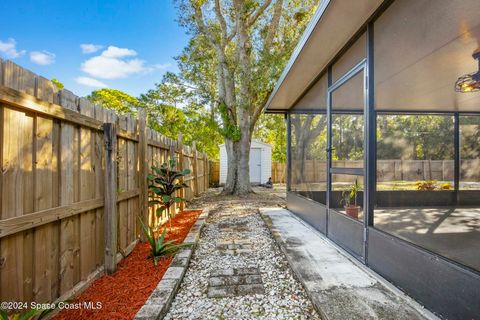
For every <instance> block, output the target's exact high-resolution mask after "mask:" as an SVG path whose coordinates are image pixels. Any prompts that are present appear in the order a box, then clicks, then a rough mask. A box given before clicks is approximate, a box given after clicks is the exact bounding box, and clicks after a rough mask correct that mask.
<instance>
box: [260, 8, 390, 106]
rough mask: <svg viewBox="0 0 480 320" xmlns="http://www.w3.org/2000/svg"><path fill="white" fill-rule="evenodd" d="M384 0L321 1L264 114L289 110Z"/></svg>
mask: <svg viewBox="0 0 480 320" xmlns="http://www.w3.org/2000/svg"><path fill="white" fill-rule="evenodd" d="M383 2H384V0H356V1H351V0H322V1H321V2H320V4H319V7H318V8H317V11H316V12H315V15H314V17H313V19H312V21H311V22H310V23H309V24H308V26H307V28H306V30H305V32H304V34H303V35H302V38H301V39H300V41H299V43H298V45H297V47H296V48H295V50H294V52H293V54H292V56H291V58H290V60H289V62H288V64H287V66H286V67H285V69H284V70H283V73H282V75H281V77H280V79H279V80H278V82H277V84H276V86H275V89H274V90H273V92H272V94H271V95H270V97H269V99H268V101H267V104H266V105H265V112H268V113H279V112H280V113H281V112H285V111H287V110H289V109H290V108H291V107H292V106H293V104H294V103H295V102H296V101H297V100H298V98H299V97H300V96H301V95H302V94H303V93H304V91H305V90H306V89H307V88H309V87H310V86H311V85H313V83H314V81H315V79H316V78H317V76H318V75H319V74H320V73H321V72H322V71H323V70H324V69H325V68H326V67H327V65H328V64H329V63H330V61H331V60H332V59H333V58H334V57H335V56H336V55H337V53H338V52H339V51H340V50H341V49H342V48H343V47H344V46H345V45H346V44H347V43H348V42H349V41H350V39H351V38H352V37H353V36H354V35H355V34H356V33H357V32H358V31H359V29H360V28H361V27H362V26H363V25H364V24H365V23H366V22H367V21H368V20H369V19H370V17H371V16H372V15H373V14H374V13H375V11H376V10H377V9H378V8H379V7H380V6H381V4H382V3H383Z"/></svg>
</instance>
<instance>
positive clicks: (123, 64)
mask: <svg viewBox="0 0 480 320" xmlns="http://www.w3.org/2000/svg"><path fill="white" fill-rule="evenodd" d="M82 71H84V72H86V73H88V74H89V75H91V76H92V77H96V78H100V79H121V78H126V77H128V76H129V75H131V74H136V73H141V72H146V71H148V68H146V67H145V62H144V61H142V60H139V59H132V60H121V59H115V58H105V57H103V56H97V57H93V58H91V59H88V60H87V61H85V62H84V63H82Z"/></svg>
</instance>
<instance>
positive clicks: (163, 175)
mask: <svg viewBox="0 0 480 320" xmlns="http://www.w3.org/2000/svg"><path fill="white" fill-rule="evenodd" d="M188 174H190V170H189V169H185V170H181V171H180V170H176V168H175V159H170V160H169V161H168V162H167V163H164V164H162V165H161V166H152V174H149V175H148V177H147V179H148V182H149V185H148V189H149V191H150V193H149V197H150V199H149V205H150V206H154V205H160V206H159V207H158V208H157V210H156V212H155V213H156V215H157V217H160V216H161V215H162V213H163V212H164V211H165V210H166V211H167V215H168V220H169V226H170V230H171V229H172V224H171V218H172V214H171V212H170V208H171V207H172V206H173V204H175V203H181V202H184V201H185V199H184V198H182V197H177V196H175V195H174V194H175V192H176V191H178V190H181V189H183V188H188V185H187V184H186V183H184V182H182V181H181V178H183V177H184V176H186V175H188Z"/></svg>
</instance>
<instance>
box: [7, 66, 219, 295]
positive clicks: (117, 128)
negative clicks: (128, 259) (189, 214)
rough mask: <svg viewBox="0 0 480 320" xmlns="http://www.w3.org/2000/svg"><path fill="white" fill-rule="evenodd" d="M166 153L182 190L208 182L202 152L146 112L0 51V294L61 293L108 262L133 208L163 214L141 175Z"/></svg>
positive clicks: (188, 194)
mask: <svg viewBox="0 0 480 320" xmlns="http://www.w3.org/2000/svg"><path fill="white" fill-rule="evenodd" d="M169 156H175V157H176V160H177V166H178V167H179V168H181V169H184V168H189V169H190V170H191V172H192V173H191V174H190V175H189V176H187V177H186V178H185V181H186V182H187V183H188V184H189V188H188V189H186V190H184V191H182V194H181V195H182V196H184V197H185V198H186V199H191V198H192V197H194V196H196V195H198V194H200V193H202V192H203V191H205V190H206V189H207V188H208V183H209V174H208V172H209V166H208V159H207V156H206V155H205V154H204V153H200V152H198V151H197V150H196V148H195V146H193V147H187V146H184V145H183V144H182V140H181V137H179V139H178V140H177V141H174V140H172V139H168V138H165V137H163V136H161V135H159V134H158V133H157V132H154V131H152V130H150V129H148V128H146V117H145V113H144V112H142V111H140V113H139V118H138V119H137V118H135V117H133V116H132V115H126V116H125V115H123V116H122V115H117V114H115V113H114V112H113V111H111V110H106V109H103V108H102V107H100V106H97V105H93V104H91V103H90V102H89V101H88V100H86V99H84V98H79V97H77V96H75V95H74V94H73V93H71V92H69V91H68V90H60V91H58V90H57V89H56V87H55V85H54V84H53V83H52V82H51V81H49V80H47V79H45V78H43V77H41V76H37V75H35V74H33V73H32V72H30V71H28V70H25V69H23V68H21V67H20V66H18V65H16V64H14V63H12V62H10V61H1V60H0V169H1V175H0V194H1V197H0V300H1V301H24V302H30V301H35V302H39V303H42V302H48V301H55V300H61V299H66V298H68V297H70V296H71V295H73V294H75V293H76V292H78V291H79V290H81V289H82V288H84V287H85V286H86V285H88V283H90V282H91V281H92V280H93V279H94V278H95V277H97V276H98V275H100V274H101V273H102V272H103V271H104V270H105V268H106V269H107V271H112V270H114V269H115V267H116V263H118V261H119V260H120V259H121V258H122V257H124V256H125V255H127V254H129V253H130V252H131V250H133V248H134V246H135V244H136V242H137V239H138V238H139V235H140V228H139V223H138V218H137V217H142V218H143V219H145V220H146V221H149V222H150V223H152V224H158V223H160V222H161V218H160V219H159V218H157V217H156V216H155V214H154V212H155V208H148V206H147V196H148V195H147V183H146V175H147V173H148V172H149V171H150V166H151V165H152V164H155V163H163V162H165V161H166V160H167V158H168V157H169ZM177 209H181V208H177Z"/></svg>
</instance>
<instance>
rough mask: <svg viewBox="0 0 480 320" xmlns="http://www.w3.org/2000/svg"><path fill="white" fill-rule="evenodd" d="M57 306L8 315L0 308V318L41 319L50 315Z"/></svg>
mask: <svg viewBox="0 0 480 320" xmlns="http://www.w3.org/2000/svg"><path fill="white" fill-rule="evenodd" d="M53 310H55V308H51V309H44V308H33V309H30V310H27V311H25V312H21V313H13V314H11V315H8V314H7V312H6V311H5V310H3V309H0V320H41V319H44V318H45V317H46V316H47V315H49V314H50V313H51V312H52V311H53Z"/></svg>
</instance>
